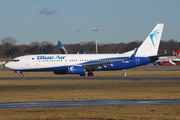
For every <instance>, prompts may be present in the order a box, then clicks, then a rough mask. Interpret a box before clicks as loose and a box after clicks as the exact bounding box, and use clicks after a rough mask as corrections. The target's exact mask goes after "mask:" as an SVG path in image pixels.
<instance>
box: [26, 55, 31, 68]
mask: <svg viewBox="0 0 180 120" xmlns="http://www.w3.org/2000/svg"><path fill="white" fill-rule="evenodd" d="M26 65H27V66H30V65H31V62H30V58H29V57H27V58H26Z"/></svg>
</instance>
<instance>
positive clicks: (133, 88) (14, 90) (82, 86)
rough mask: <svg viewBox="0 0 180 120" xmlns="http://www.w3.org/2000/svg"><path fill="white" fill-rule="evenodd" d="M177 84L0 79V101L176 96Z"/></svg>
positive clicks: (132, 81)
mask: <svg viewBox="0 0 180 120" xmlns="http://www.w3.org/2000/svg"><path fill="white" fill-rule="evenodd" d="M179 85H180V81H179V80H177V81H176V80H173V81H170V80H169V81H168V80H165V81H162V80H160V81H158V80H157V81H155V80H153V81H151V80H146V81H143V80H106V81H104V80H93V81H92V80H15V81H12V80H1V81H0V96H3V97H0V102H23V101H61V100H69V101H70V100H136V99H180V87H179Z"/></svg>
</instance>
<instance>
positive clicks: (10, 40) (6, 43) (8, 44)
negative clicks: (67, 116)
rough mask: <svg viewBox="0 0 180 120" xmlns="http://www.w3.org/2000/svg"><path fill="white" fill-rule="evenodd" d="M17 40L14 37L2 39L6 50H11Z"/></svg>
mask: <svg viewBox="0 0 180 120" xmlns="http://www.w3.org/2000/svg"><path fill="white" fill-rule="evenodd" d="M16 42H17V40H16V39H15V38H13V37H5V38H2V39H1V44H2V45H3V46H5V47H6V48H11V47H12V46H15V45H16Z"/></svg>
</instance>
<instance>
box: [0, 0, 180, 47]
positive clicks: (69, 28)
mask: <svg viewBox="0 0 180 120" xmlns="http://www.w3.org/2000/svg"><path fill="white" fill-rule="evenodd" d="M179 11H180V0H0V39H2V38H5V37H13V38H15V39H16V40H17V43H16V44H18V45H21V44H27V45H28V44H30V43H31V42H36V41H37V42H43V41H48V42H51V43H53V44H54V45H56V44H57V41H58V40H61V41H62V42H63V43H64V44H76V43H80V42H90V41H95V40H96V32H95V31H92V30H95V29H96V28H97V29H98V30H99V31H98V42H99V43H105V44H108V43H119V42H124V43H128V42H131V41H135V40H139V41H143V40H144V39H145V38H146V37H147V35H148V34H149V33H150V32H151V30H152V29H153V28H154V27H155V25H156V24H157V23H164V31H163V34H162V40H169V39H174V40H177V41H180V14H179Z"/></svg>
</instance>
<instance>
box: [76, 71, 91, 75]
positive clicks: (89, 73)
mask: <svg viewBox="0 0 180 120" xmlns="http://www.w3.org/2000/svg"><path fill="white" fill-rule="evenodd" d="M79 75H80V76H86V73H85V72H84V73H81V74H79ZM87 76H94V73H93V72H92V71H89V72H88V74H87Z"/></svg>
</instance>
